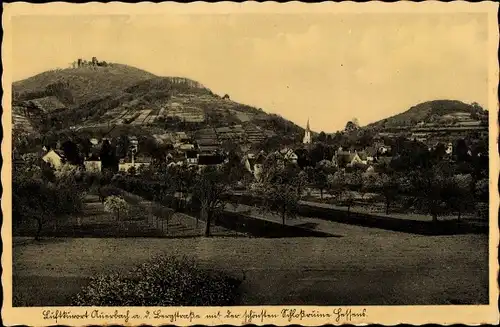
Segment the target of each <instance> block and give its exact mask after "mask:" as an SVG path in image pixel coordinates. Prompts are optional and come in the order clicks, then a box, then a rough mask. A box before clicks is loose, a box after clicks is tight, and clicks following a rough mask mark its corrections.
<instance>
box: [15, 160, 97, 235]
mask: <svg viewBox="0 0 500 327" xmlns="http://www.w3.org/2000/svg"><path fill="white" fill-rule="evenodd" d="M93 183H94V179H93V178H92V177H91V176H90V175H89V174H86V173H83V172H76V170H75V169H74V168H73V167H70V166H66V167H65V168H64V169H62V170H61V171H59V172H56V171H54V170H53V169H52V168H51V167H50V166H48V165H46V164H45V163H43V162H41V163H38V164H32V165H27V166H24V167H22V168H16V169H14V172H13V180H12V226H13V233H14V234H17V233H18V232H19V231H22V230H23V228H25V227H29V226H31V223H35V224H36V229H35V231H34V236H35V238H36V239H39V237H40V235H41V234H42V231H43V229H44V227H45V226H47V225H50V224H54V223H56V221H57V219H59V218H60V217H61V216H65V215H69V214H75V213H80V212H81V210H82V206H83V196H84V193H85V191H86V190H88V189H89V188H90V187H91V186H92V184H93ZM28 231H29V232H30V233H33V231H31V230H30V229H29V228H28Z"/></svg>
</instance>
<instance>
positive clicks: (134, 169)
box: [127, 166, 137, 176]
mask: <svg viewBox="0 0 500 327" xmlns="http://www.w3.org/2000/svg"><path fill="white" fill-rule="evenodd" d="M127 174H129V175H130V176H135V175H137V169H136V168H135V166H132V167H130V168H129V169H128V170H127Z"/></svg>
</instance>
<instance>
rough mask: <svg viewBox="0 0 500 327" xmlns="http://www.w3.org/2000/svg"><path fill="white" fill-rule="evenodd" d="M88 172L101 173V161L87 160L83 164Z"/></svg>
mask: <svg viewBox="0 0 500 327" xmlns="http://www.w3.org/2000/svg"><path fill="white" fill-rule="evenodd" d="M83 165H84V166H85V170H86V171H91V172H100V171H101V161H100V160H85V161H84V162H83Z"/></svg>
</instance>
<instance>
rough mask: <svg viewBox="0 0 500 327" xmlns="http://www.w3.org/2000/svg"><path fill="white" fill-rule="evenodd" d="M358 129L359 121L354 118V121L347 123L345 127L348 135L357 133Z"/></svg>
mask: <svg viewBox="0 0 500 327" xmlns="http://www.w3.org/2000/svg"><path fill="white" fill-rule="evenodd" d="M358 128H359V124H358V122H357V120H356V119H355V118H354V119H353V120H351V121H348V122H347V124H346V125H345V129H344V131H345V132H346V133H352V132H354V131H356V130H357V129H358Z"/></svg>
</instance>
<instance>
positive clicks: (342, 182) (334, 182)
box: [328, 170, 347, 202]
mask: <svg viewBox="0 0 500 327" xmlns="http://www.w3.org/2000/svg"><path fill="white" fill-rule="evenodd" d="M346 186H347V179H346V175H345V172H344V171H343V170H339V171H336V172H335V173H334V174H331V175H328V191H329V193H330V194H331V195H333V197H334V198H335V200H336V201H337V202H338V201H340V199H341V198H342V195H343V194H344V192H345V190H346Z"/></svg>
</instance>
